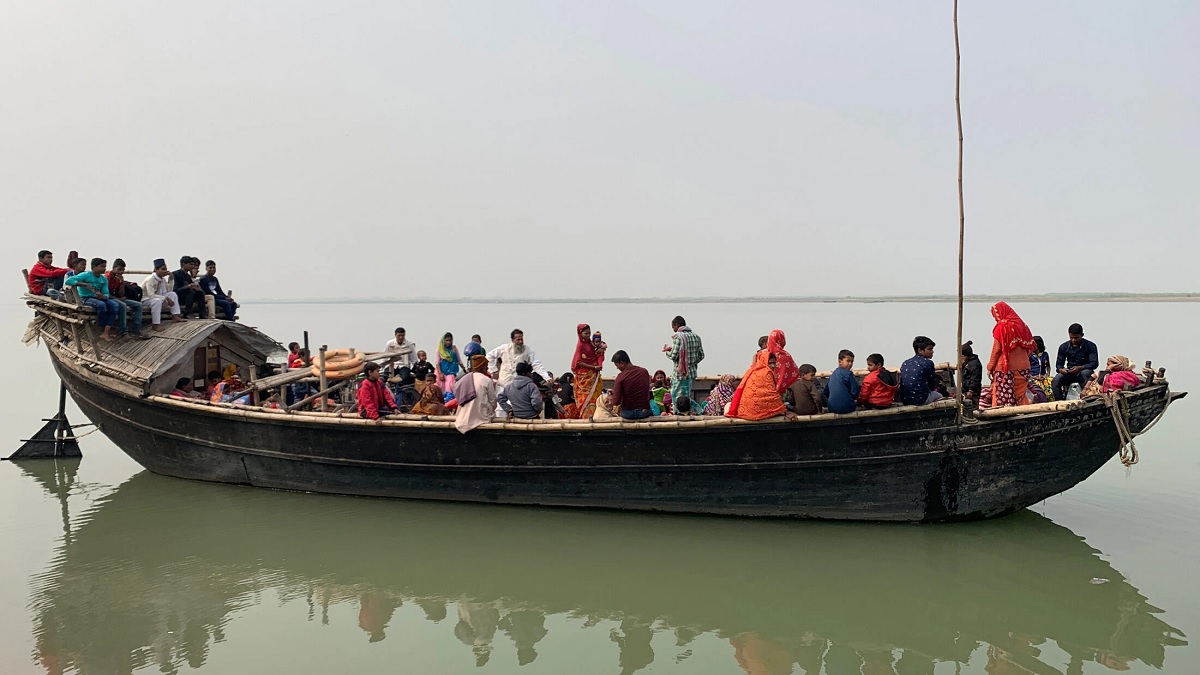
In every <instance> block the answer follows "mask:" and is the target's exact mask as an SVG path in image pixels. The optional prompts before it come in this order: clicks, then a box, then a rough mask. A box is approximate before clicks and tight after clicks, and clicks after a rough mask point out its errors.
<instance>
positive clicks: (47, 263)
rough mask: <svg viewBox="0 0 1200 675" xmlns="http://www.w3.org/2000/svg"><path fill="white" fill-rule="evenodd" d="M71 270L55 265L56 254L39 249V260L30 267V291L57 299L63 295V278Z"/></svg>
mask: <svg viewBox="0 0 1200 675" xmlns="http://www.w3.org/2000/svg"><path fill="white" fill-rule="evenodd" d="M70 273H71V270H69V269H67V268H66V267H55V266H54V254H53V253H51V252H50V251H46V250H42V251H38V261H37V262H35V263H34V264H33V267H30V268H29V279H28V281H29V292H30V293H33V294H34V295H44V296H46V297H50V298H55V299H57V298H58V297H59V296H61V295H62V287H63V280H65V279H66V278H67V275H68V274H70Z"/></svg>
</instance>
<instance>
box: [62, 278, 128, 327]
mask: <svg viewBox="0 0 1200 675" xmlns="http://www.w3.org/2000/svg"><path fill="white" fill-rule="evenodd" d="M107 269H108V261H107V260H105V259H104V258H92V269H91V270H90V271H87V272H80V273H79V274H73V275H71V276H69V277H67V280H66V281H65V282H64V283H65V284H66V285H67V286H74V287H75V290H76V292H77V293H79V299H80V300H82V301H83V304H85V305H87V306H88V307H91V308H92V309H95V310H96V325H98V326H99V327H100V328H102V329H104V330H103V331H102V332H101V333H100V338H101V339H102V340H106V341H108V342H112V341H113V340H115V339H116V336H114V335H113V327H114V326H118V325H122V324H124V321H125V319H124V316H125V315H124V312H125V305H124V304H122V303H119V302H117V301H116V300H113V299H112V298H111V297H109V295H108V277H107V276H105V274H104V273H105V271H107ZM117 312H121V317H120V319H118V317H117Z"/></svg>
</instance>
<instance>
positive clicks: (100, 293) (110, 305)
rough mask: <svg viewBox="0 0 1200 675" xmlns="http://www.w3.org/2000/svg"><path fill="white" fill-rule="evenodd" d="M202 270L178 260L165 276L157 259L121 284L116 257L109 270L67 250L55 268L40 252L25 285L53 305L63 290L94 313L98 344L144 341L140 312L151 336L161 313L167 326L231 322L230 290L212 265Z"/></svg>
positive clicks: (121, 264) (190, 259) (194, 262)
mask: <svg viewBox="0 0 1200 675" xmlns="http://www.w3.org/2000/svg"><path fill="white" fill-rule="evenodd" d="M204 266H205V274H203V275H201V274H199V270H200V259H199V258H196V257H194V256H183V257H182V258H180V259H179V269H177V270H175V271H174V272H171V271H169V270H168V268H167V262H166V260H164V259H162V258H159V259H157V260H155V261H154V268H153V269H154V271H153V272H151V273H150V274H149V275H148V276H146V278H145V279H143V280H142V282H141V283H140V284H137V283H133V282H131V281H125V261H124V260H122V259H120V258H117V259H115V260H113V264H112V269H111V270H110V269H108V261H107V260H105V259H104V258H92V259H91V260H90V261H88V260H86V259H84V258H82V257H80V256H79V254H78V253H77V252H75V251H71V253H70V254H69V255H68V256H67V266H66V267H55V266H54V253H53V252H51V251H48V250H42V251H38V260H37V262H36V263H34V264H33V266H32V267H30V268H29V271H28V274H27V277H26V281H27V283H28V285H29V292H30V293H32V294H33V295H41V296H46V297H49V298H53V299H55V300H57V299H60V298H62V297H63V295H64V289H68V288H72V289H74V290H75V292H76V293H77V294H78V297H79V301H80V302H81V303H82V304H83V305H85V306H87V307H91V308H92V309H94V310H95V311H96V323H97V325H98V326H99V327H100V329H101V331H100V338H101V339H102V340H105V341H112V340H117V339H120V338H123V337H126V336H130V337H135V338H142V339H146V338H148V337H149V336H148V335H145V334H144V333H143V332H142V321H143V318H144V317H143V312H145V311H148V312H149V313H150V323H151V326H152V329H153V330H155V331H160V330H163V328H162V315H163V309H164V308H165V309H166V310H167V313H168V315H169V316H170V320H171V321H185V320H186V318H187V317H188V316H196V317H199V318H201V319H204V318H208V317H213V318H218V317H221V318H224V319H226V320H229V321H234V320H236V319H237V309H238V303H237V302H236V301H234V299H233V292H232V291H229V292H226V291H225V290H224V289H223V288H221V282H220V280H219V279H217V264H216V263H215V262H213V261H212V260H209V261H207V262H206V263H204ZM218 309H220V314H218V313H217V310H218Z"/></svg>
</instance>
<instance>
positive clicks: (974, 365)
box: [961, 340, 983, 407]
mask: <svg viewBox="0 0 1200 675" xmlns="http://www.w3.org/2000/svg"><path fill="white" fill-rule="evenodd" d="M971 344H972V341H971V340H967V342H966V344H964V345H963V346H962V382H961V386H962V390H963V399H964V400H967V401H970V402H971V406H972V407H978V406H979V395H980V394H981V393H982V392H983V362H982V361H980V360H979V357H978V356H976V355H975V348H974V347H972V346H971Z"/></svg>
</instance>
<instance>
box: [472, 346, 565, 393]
mask: <svg viewBox="0 0 1200 675" xmlns="http://www.w3.org/2000/svg"><path fill="white" fill-rule="evenodd" d="M513 346H514V345H513V343H511V342H509V343H507V344H504V345H501V346H499V347H496V348H495V349H493V350H492V351H490V352H488V353H487V360H488V372H489V373H491V374H492V375H496V374H499V382H500V386H502V387H503V386H504V385H506V384H508V383H509V382H512V379H513V378H514V377H516V376H517V364H518V363H528V364H529V365H531V366H533V372H535V373H537V374H538V375H541V376H542V378H544V379H547V380H549V379H550V372H549V371H548V370H546V367H545V366H543V365H542V362H541V361H538V357H537V354H534V353H533V350H532V349H530V348H529V345H525V351H524V353H521V354H516V353H515V352H514V351H513Z"/></svg>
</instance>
